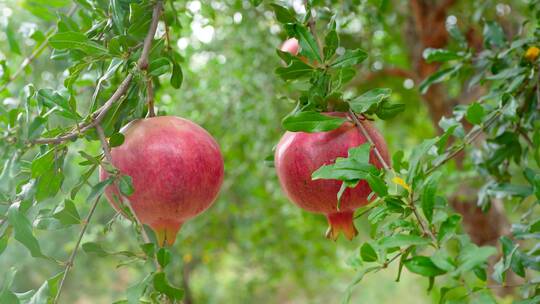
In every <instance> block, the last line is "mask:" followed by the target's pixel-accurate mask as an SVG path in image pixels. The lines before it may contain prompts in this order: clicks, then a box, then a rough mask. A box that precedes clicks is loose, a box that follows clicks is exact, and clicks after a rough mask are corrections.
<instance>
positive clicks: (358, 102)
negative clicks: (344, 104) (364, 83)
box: [348, 88, 392, 114]
mask: <svg viewBox="0 0 540 304" xmlns="http://www.w3.org/2000/svg"><path fill="white" fill-rule="evenodd" d="M390 95H392V90H391V89H388V88H377V89H372V90H370V91H367V92H366V93H364V94H362V95H360V96H358V97H356V98H354V99H352V100H349V101H348V103H349V105H350V106H351V109H352V110H353V111H354V112H355V113H359V114H360V113H366V112H370V111H374V110H375V109H376V107H377V106H378V105H379V104H380V103H381V102H383V101H384V100H386V99H388V98H390Z"/></svg>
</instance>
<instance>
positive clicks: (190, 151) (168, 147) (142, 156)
mask: <svg viewBox="0 0 540 304" xmlns="http://www.w3.org/2000/svg"><path fill="white" fill-rule="evenodd" d="M122 133H123V134H124V136H125V140H124V143H123V144H122V145H120V146H118V147H115V148H113V149H112V151H111V154H112V160H113V161H112V162H113V165H114V166H115V167H116V168H118V170H120V172H121V173H122V174H126V175H129V176H131V178H132V180H133V186H134V188H135V191H134V192H133V194H131V195H130V196H129V197H128V198H127V200H129V202H130V203H131V207H132V209H133V211H134V212H135V214H136V215H137V217H138V218H139V220H140V221H141V223H143V224H146V225H148V226H150V227H151V228H152V229H153V230H154V231H155V233H156V236H157V238H158V241H159V244H160V245H163V244H165V243H166V244H168V245H172V244H173V243H174V241H175V239H176V234H177V233H178V230H179V229H180V227H181V226H182V224H183V223H184V222H185V221H186V220H188V219H190V218H192V217H194V216H196V215H197V214H199V213H201V212H203V211H204V210H206V209H207V208H208V207H210V205H211V204H212V202H213V201H214V200H215V199H216V197H217V195H218V192H219V189H220V186H221V183H222V182H223V158H222V156H221V152H220V150H219V146H218V144H217V143H216V141H215V140H214V139H213V138H212V136H210V134H208V132H206V130H204V129H203V128H201V127H200V126H199V125H197V124H195V123H193V122H191V121H189V120H187V119H183V118H179V117H174V116H160V117H152V118H147V119H140V120H135V121H132V122H131V123H129V124H128V125H127V126H125V127H124V128H123V129H122ZM100 176H101V180H104V179H106V178H107V172H105V170H101V174H100ZM106 195H107V198H108V200H109V202H110V203H111V205H112V206H113V207H114V208H115V209H116V210H118V211H120V208H119V205H118V204H119V200H118V195H119V192H118V189H117V188H116V186H113V185H111V186H109V187H108V188H107V189H106Z"/></svg>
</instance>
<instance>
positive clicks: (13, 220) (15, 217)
mask: <svg viewBox="0 0 540 304" xmlns="http://www.w3.org/2000/svg"><path fill="white" fill-rule="evenodd" d="M19 206H20V204H19V203H14V204H12V205H11V206H10V207H9V209H8V221H9V224H10V225H11V226H12V227H13V230H14V232H15V233H14V238H15V239H16V240H17V241H19V242H20V243H21V244H23V245H24V247H26V248H27V249H28V250H29V251H30V254H31V255H32V256H33V257H35V258H45V255H43V253H41V247H40V246H39V243H38V240H37V239H36V237H35V236H34V233H33V232H32V224H31V223H30V221H29V220H28V219H27V218H26V216H25V215H24V214H23V213H22V212H20V211H19Z"/></svg>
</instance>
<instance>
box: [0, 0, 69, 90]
mask: <svg viewBox="0 0 540 304" xmlns="http://www.w3.org/2000/svg"><path fill="white" fill-rule="evenodd" d="M76 10H77V5H74V6H73V7H72V8H71V9H70V10H69V11H68V13H67V15H68V17H69V16H71V15H73V14H74V13H75V11H76ZM57 30H58V27H57V26H55V27H52V28H50V29H49V30H48V31H47V32H49V34H48V35H47V36H46V37H45V40H43V41H42V42H41V44H40V45H39V46H38V47H37V48H36V49H34V51H33V52H32V53H31V54H30V55H29V56H28V57H26V58H24V60H23V62H22V63H21V65H20V66H19V68H18V69H17V71H15V73H13V75H11V77H9V79H8V80H7V81H6V83H4V84H3V85H2V86H1V87H0V91H3V90H4V89H5V88H7V86H8V85H9V84H10V83H12V82H13V81H14V80H15V79H17V78H18V77H19V76H20V75H21V74H22V72H23V71H24V70H25V69H26V67H27V66H29V65H30V64H31V63H32V62H33V61H34V60H35V59H36V58H37V57H38V56H39V55H40V54H41V52H42V51H43V50H44V49H45V48H46V47H47V46H48V45H49V39H50V38H51V37H52V35H54V34H56V32H57Z"/></svg>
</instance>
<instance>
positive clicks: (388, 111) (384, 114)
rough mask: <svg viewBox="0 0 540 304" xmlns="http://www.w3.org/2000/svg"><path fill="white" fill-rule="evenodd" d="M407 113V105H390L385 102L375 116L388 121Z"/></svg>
mask: <svg viewBox="0 0 540 304" xmlns="http://www.w3.org/2000/svg"><path fill="white" fill-rule="evenodd" d="M403 111H405V104H402V103H390V102H388V101H383V102H382V103H381V104H380V105H379V107H378V109H377V111H376V112H375V114H377V117H379V118H380V119H382V120H387V119H390V118H394V117H395V116H396V115H398V114H399V113H401V112H403Z"/></svg>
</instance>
